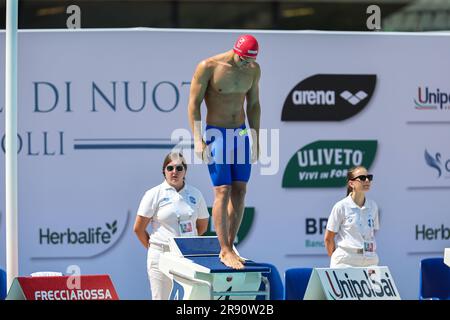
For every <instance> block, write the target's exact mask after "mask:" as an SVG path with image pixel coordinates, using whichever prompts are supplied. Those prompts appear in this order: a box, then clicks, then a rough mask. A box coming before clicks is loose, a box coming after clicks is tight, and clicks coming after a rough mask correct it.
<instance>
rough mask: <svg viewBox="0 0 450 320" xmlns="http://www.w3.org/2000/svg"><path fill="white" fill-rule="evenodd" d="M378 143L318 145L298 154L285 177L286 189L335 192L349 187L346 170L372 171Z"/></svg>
mask: <svg viewBox="0 0 450 320" xmlns="http://www.w3.org/2000/svg"><path fill="white" fill-rule="evenodd" d="M376 151H377V141H376V140H349V141H332V140H330V141H325V140H324V141H316V142H313V143H311V144H308V145H306V146H304V147H303V148H301V149H300V150H298V151H297V152H296V153H295V154H294V155H293V156H292V157H291V159H290V160H289V162H288V164H287V166H286V169H285V170H284V174H283V182H282V187H283V188H335V187H342V186H345V184H346V177H347V170H348V169H349V168H351V167H354V166H359V165H362V166H365V167H366V168H370V166H371V165H372V163H373V160H374V158H375V154H376Z"/></svg>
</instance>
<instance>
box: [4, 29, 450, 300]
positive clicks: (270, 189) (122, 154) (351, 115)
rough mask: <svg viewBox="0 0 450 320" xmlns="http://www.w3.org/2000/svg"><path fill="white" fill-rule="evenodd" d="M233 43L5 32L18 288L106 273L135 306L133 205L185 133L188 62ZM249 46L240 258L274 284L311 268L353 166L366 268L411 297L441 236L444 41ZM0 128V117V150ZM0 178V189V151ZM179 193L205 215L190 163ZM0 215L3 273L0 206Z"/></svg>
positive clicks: (408, 38)
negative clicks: (364, 182)
mask: <svg viewBox="0 0 450 320" xmlns="http://www.w3.org/2000/svg"><path fill="white" fill-rule="evenodd" d="M239 34H241V32H239V31H199V30H109V31H105V30H79V31H74V30H71V31H70V32H69V31H67V30H60V31H21V32H20V34H19V62H20V64H19V66H18V72H19V90H18V92H19V101H18V102H19V114H18V119H19V124H18V133H19V167H18V168H19V234H20V239H19V243H20V248H19V249H20V274H21V275H27V274H30V273H32V272H36V271H60V272H66V269H67V267H68V266H69V265H78V266H79V267H80V269H81V272H82V273H83V274H109V275H111V279H112V281H113V283H114V284H115V286H116V288H117V292H118V295H119V297H120V298H126V299H148V298H149V296H150V294H149V285H148V281H147V274H146V252H145V250H144V249H143V247H142V245H141V244H140V243H139V241H138V240H137V238H136V236H135V235H134V233H133V231H132V226H133V223H134V218H135V213H136V210H137V207H138V205H139V201H140V199H141V197H142V196H143V194H144V193H145V191H146V190H148V189H150V188H151V187H153V186H155V185H157V184H159V183H161V182H162V179H163V177H162V175H161V167H162V161H163V158H164V156H165V155H166V154H167V153H168V152H169V151H170V149H171V148H172V147H173V145H174V144H175V142H174V141H171V136H172V133H173V132H174V130H176V129H178V132H177V136H179V133H180V132H184V133H188V132H189V126H188V119H187V104H188V97H189V84H190V80H191V78H192V74H193V72H194V70H195V67H196V65H197V64H198V63H199V62H200V61H201V60H202V59H204V58H207V57H210V56H212V55H214V54H217V53H220V52H223V51H226V50H229V49H231V47H232V45H233V43H234V41H235V39H236V37H237V36H238V35H239ZM254 34H255V36H256V37H257V38H258V40H259V44H260V54H259V56H258V62H259V64H260V66H261V70H262V76H261V82H260V100H261V108H262V116H261V127H262V128H263V129H267V131H262V134H265V135H266V136H267V137H270V139H268V141H269V143H268V144H267V145H268V148H269V150H263V151H267V154H264V155H263V158H262V160H264V163H263V164H262V165H256V166H253V169H252V176H251V179H250V182H249V184H248V190H247V196H246V207H247V208H248V213H246V217H244V221H243V226H242V232H241V234H239V237H240V238H239V243H238V244H237V247H238V250H239V252H240V253H241V254H242V255H243V256H245V257H248V258H251V259H253V260H255V261H261V262H270V263H273V264H275V265H276V266H277V267H278V268H279V271H280V273H281V274H283V271H284V270H286V269H287V268H290V267H299V266H311V267H327V266H328V265H329V258H328V257H327V256H326V254H325V249H324V246H323V236H324V227H325V224H326V219H327V218H328V216H329V213H330V211H331V208H332V207H333V205H334V203H335V202H337V201H338V200H340V199H342V198H343V197H344V196H345V191H346V190H345V178H344V177H345V173H346V170H347V168H348V167H349V166H352V165H355V164H360V163H362V164H364V165H366V166H367V167H369V171H370V172H371V173H373V174H374V177H375V178H374V181H373V187H372V190H371V191H370V192H369V193H368V197H370V198H372V199H374V200H375V201H376V202H377V204H378V206H379V208H380V231H379V232H378V233H377V235H376V237H377V244H378V254H379V256H380V264H382V265H387V266H389V268H390V270H391V271H392V274H393V276H394V277H395V279H396V283H397V286H398V290H399V292H400V294H401V296H402V298H407V299H414V298H417V297H418V283H419V278H418V265H419V261H420V259H421V258H423V257H429V256H442V255H443V252H444V247H445V246H446V244H447V246H448V241H449V239H450V212H449V208H450V198H449V197H448V191H449V189H450V179H449V177H450V148H449V143H448V141H450V130H449V127H450V85H449V83H450V75H449V73H448V72H446V71H445V70H449V69H450V61H448V59H442V58H441V57H442V56H445V53H450V41H449V40H450V38H449V35H447V34H391V33H386V34H385V33H329V32H266V31H257V32H254ZM0 38H1V39H0V41H1V42H0V43H4V41H2V40H3V39H4V33H2V34H1V36H0ZM4 60H5V59H4V50H0V61H4ZM0 77H1V78H0V79H1V80H3V79H4V65H3V63H2V64H0ZM1 82H2V83H3V82H4V81H1ZM0 97H4V88H3V86H0ZM3 114H4V107H3V104H0V117H1V124H0V133H2V136H3V132H4V115H3ZM205 114H206V109H205V108H204V107H203V108H202V116H203V119H204V118H205ZM180 129H182V130H181V131H180ZM183 130H184V131H183ZM277 141H279V145H277V144H276V143H277ZM187 144H188V145H189V141H187ZM3 149H4V139H2V150H3ZM185 150H186V152H188V151H189V149H185ZM188 158H190V159H191V162H193V158H192V157H189V156H188ZM0 166H1V167H0V179H1V181H3V185H4V152H1V153H0ZM187 179H188V181H189V183H191V184H193V185H194V186H195V187H197V188H198V189H200V190H201V191H202V192H203V194H204V196H205V199H206V201H207V204H208V206H212V203H213V192H212V186H211V182H210V178H209V175H208V171H207V168H206V166H205V165H202V164H190V165H189V168H188V172H187ZM0 202H1V204H2V206H1V207H0V230H1V234H2V237H1V238H0V252H1V255H0V266H3V267H4V266H5V265H6V262H5V236H4V234H5V209H4V193H1V194H0Z"/></svg>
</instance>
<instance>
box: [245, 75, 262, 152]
mask: <svg viewBox="0 0 450 320" xmlns="http://www.w3.org/2000/svg"><path fill="white" fill-rule="evenodd" d="M260 77H261V70H260V68H259V66H258V68H257V69H256V74H255V79H254V80H253V84H252V87H251V88H250V90H249V91H248V92H247V95H246V99H247V119H248V124H249V126H250V129H253V130H254V131H253V130H252V139H253V141H257V145H258V149H259V124H260V118H261V106H260V104H259V79H260Z"/></svg>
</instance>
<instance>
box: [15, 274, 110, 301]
mask: <svg viewBox="0 0 450 320" xmlns="http://www.w3.org/2000/svg"><path fill="white" fill-rule="evenodd" d="M7 299H8V300H118V299H119V297H118V295H117V292H116V290H115V289H114V286H113V284H112V281H111V278H110V277H109V276H108V275H83V276H59V277H18V278H16V279H14V282H13V284H12V286H11V290H10V291H9V293H8V297H7Z"/></svg>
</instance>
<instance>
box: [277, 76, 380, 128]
mask: <svg viewBox="0 0 450 320" xmlns="http://www.w3.org/2000/svg"><path fill="white" fill-rule="evenodd" d="M375 85H376V75H340V74H318V75H314V76H312V77H309V78H307V79H305V80H302V81H301V82H300V83H298V84H297V85H296V86H295V87H294V88H293V89H292V90H291V92H290V93H289V95H288V97H287V98H286V100H285V102H284V106H283V111H282V115H281V120H282V121H340V120H344V119H347V118H350V117H352V116H354V115H355V114H357V113H358V112H360V111H361V110H362V109H363V108H364V107H365V106H366V105H367V104H368V103H369V101H370V98H371V97H372V95H373V92H374V90H375Z"/></svg>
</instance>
